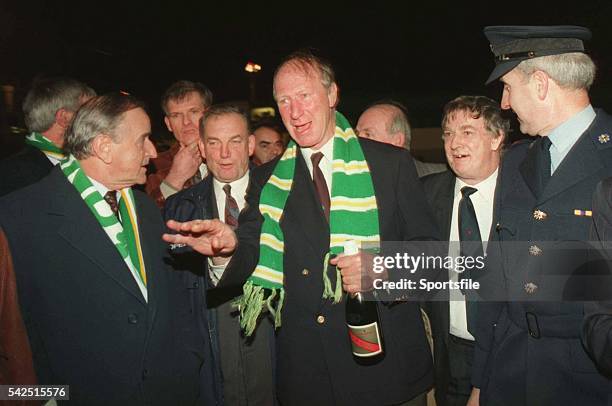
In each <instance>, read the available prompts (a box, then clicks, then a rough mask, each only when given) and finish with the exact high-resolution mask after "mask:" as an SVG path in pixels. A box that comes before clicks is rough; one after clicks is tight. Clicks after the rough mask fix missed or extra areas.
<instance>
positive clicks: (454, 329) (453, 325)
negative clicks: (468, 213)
mask: <svg viewBox="0 0 612 406" xmlns="http://www.w3.org/2000/svg"><path fill="white" fill-rule="evenodd" d="M496 183H497V169H496V170H495V172H493V173H492V174H491V175H490V176H489V177H488V178H487V179H485V180H483V181H482V182H480V183H478V184H476V185H468V184H467V183H465V182H463V181H462V180H461V179H459V178H457V180H456V182H455V194H454V196H455V198H454V200H453V215H452V218H451V228H450V236H449V242H450V244H449V248H448V256H449V257H453V258H455V257H458V256H459V255H460V246H459V243H458V242H459V201H460V200H461V189H462V188H463V187H464V186H470V187H473V188H475V189H478V191H477V192H474V193H473V194H472V195H470V199H471V201H472V205H473V206H474V211H475V212H476V220H477V221H478V229H479V230H480V238H481V239H482V240H483V250H484V252H486V249H487V247H486V242H487V240H488V239H489V230H490V229H491V223H492V222H493V200H494V198H495V185H496ZM474 272H479V270H478V269H476V270H475V271H474ZM449 273H450V280H452V281H457V280H458V279H459V274H458V273H457V272H455V271H454V270H450V271H449ZM459 295H461V293H459ZM449 315H450V326H449V332H450V333H451V334H452V335H454V336H457V337H461V338H463V339H466V340H472V341H473V340H474V337H472V335H471V334H470V333H469V332H468V329H467V317H466V309H465V296H463V295H461V299H460V300H456V299H455V297H454V295H453V294H452V293H451V300H450V301H449Z"/></svg>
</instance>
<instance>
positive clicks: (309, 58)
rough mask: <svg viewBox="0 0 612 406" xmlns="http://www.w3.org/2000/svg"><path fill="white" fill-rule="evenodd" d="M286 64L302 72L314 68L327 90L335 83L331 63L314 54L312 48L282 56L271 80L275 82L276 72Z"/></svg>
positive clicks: (308, 71) (307, 71)
mask: <svg viewBox="0 0 612 406" xmlns="http://www.w3.org/2000/svg"><path fill="white" fill-rule="evenodd" d="M287 65H292V66H294V67H296V68H298V69H300V70H302V71H303V72H304V73H310V70H311V69H312V70H315V71H316V72H318V73H319V76H320V77H321V84H322V85H323V87H324V88H325V89H327V90H329V88H330V87H331V85H332V84H334V83H336V74H335V73H334V68H333V67H332V65H331V63H330V62H328V61H327V60H325V59H324V58H321V57H320V56H317V55H315V54H314V53H313V52H312V50H309V49H302V50H299V51H296V52H293V53H292V54H290V55H289V56H287V57H286V58H284V59H283V60H282V61H281V63H280V64H279V65H278V67H277V68H276V70H275V71H274V80H273V82H276V77H277V76H278V73H279V72H280V70H281V69H282V68H284V67H285V66H287ZM273 89H274V87H273ZM274 97H275V98H276V94H274Z"/></svg>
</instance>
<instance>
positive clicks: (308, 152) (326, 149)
mask: <svg viewBox="0 0 612 406" xmlns="http://www.w3.org/2000/svg"><path fill="white" fill-rule="evenodd" d="M301 151H302V155H303V156H304V159H305V160H306V162H307V163H308V166H309V167H310V165H312V161H311V160H310V157H311V156H312V155H313V154H314V153H316V152H321V153H323V156H324V157H325V158H326V159H328V160H329V162H332V160H333V153H334V137H333V136H332V137H331V138H330V139H329V140H327V142H326V143H325V145H323V147H322V148H321V149H319V150H315V149H313V148H301Z"/></svg>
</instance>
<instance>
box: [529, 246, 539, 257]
mask: <svg viewBox="0 0 612 406" xmlns="http://www.w3.org/2000/svg"><path fill="white" fill-rule="evenodd" d="M529 255H531V256H534V257H539V256H540V255H542V248H540V247H538V246H537V245H535V244H534V245H532V246H530V247H529Z"/></svg>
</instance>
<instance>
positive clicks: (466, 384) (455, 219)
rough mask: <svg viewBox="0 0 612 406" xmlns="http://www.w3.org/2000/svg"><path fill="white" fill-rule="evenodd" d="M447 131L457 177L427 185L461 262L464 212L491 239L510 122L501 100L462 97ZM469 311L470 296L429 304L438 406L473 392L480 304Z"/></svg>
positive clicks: (447, 119) (436, 177)
mask: <svg viewBox="0 0 612 406" xmlns="http://www.w3.org/2000/svg"><path fill="white" fill-rule="evenodd" d="M442 129H443V131H444V134H443V139H444V151H445V153H446V159H447V161H448V164H449V166H450V167H451V170H452V172H443V173H437V174H432V175H428V176H426V177H424V178H422V181H423V186H424V189H425V194H426V195H427V199H428V200H429V203H430V204H431V206H432V208H433V209H434V213H435V215H436V218H437V220H438V227H439V229H440V232H441V235H442V236H443V239H445V240H448V241H449V242H450V244H449V249H448V250H447V252H448V255H449V256H450V257H458V256H460V255H461V252H460V249H459V248H460V244H458V243H457V242H458V241H461V231H460V228H461V227H462V222H461V220H462V213H464V216H463V217H465V214H466V213H465V212H464V211H463V210H466V209H467V206H468V205H471V206H472V207H473V213H474V215H475V216H476V220H477V225H478V230H477V231H478V234H479V235H478V238H477V240H481V241H487V240H488V239H489V235H490V233H491V230H492V227H491V226H492V219H493V202H494V197H495V185H496V183H497V175H498V166H499V163H500V160H501V151H502V147H503V141H504V138H505V137H506V134H507V132H508V129H509V123H508V121H507V120H505V119H503V118H502V117H501V109H500V107H499V104H498V103H496V102H495V101H493V100H491V99H489V98H487V97H484V96H461V97H458V98H456V99H454V100H452V101H450V102H449V103H447V104H446V106H445V107H444V116H443V118H442ZM466 193H467V195H466ZM468 199H469V202H468ZM463 220H464V221H465V219H463ZM463 227H464V228H465V227H467V225H463ZM483 248H484V247H483ZM464 255H467V254H464ZM478 272H479V271H478V270H477V269H474V270H473V271H471V272H469V275H466V274H463V275H461V278H463V277H471V278H472V279H473V280H477V279H478ZM459 275H460V274H459V273H457V272H456V271H454V270H452V271H451V272H450V274H449V278H450V280H458V279H459V278H460V277H459ZM466 293H467V292H466ZM467 299H468V300H469V299H471V298H470V297H469V296H468V297H467ZM466 306H467V304H466V297H465V296H464V295H462V294H461V293H460V292H452V293H451V292H449V291H448V290H442V291H441V292H440V293H439V295H438V297H436V298H435V300H432V301H430V302H427V303H426V309H427V313H428V315H429V317H430V320H431V326H432V332H433V338H434V363H435V371H436V383H435V396H436V403H437V405H438V406H445V405H449V406H450V405H466V404H467V403H468V399H469V397H470V394H471V392H472V385H471V372H472V371H471V369H472V358H473V354H474V337H473V336H472V334H471V333H470V331H472V329H473V323H474V322H475V320H472V319H471V318H472V317H474V316H476V314H477V313H476V303H473V302H470V303H469V306H470V311H469V312H468V311H467V307H466Z"/></svg>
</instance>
